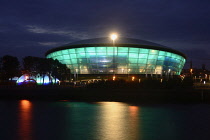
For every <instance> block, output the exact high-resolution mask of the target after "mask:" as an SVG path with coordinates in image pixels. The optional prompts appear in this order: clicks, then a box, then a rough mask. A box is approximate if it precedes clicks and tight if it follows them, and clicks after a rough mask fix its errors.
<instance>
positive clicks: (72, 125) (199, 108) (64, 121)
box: [0, 100, 210, 140]
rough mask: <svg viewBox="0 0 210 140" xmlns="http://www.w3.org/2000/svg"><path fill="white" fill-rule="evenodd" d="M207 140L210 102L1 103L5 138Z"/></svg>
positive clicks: (0, 119)
mask: <svg viewBox="0 0 210 140" xmlns="http://www.w3.org/2000/svg"><path fill="white" fill-rule="evenodd" d="M194 139H196V140H206V139H210V105H208V104H187V105H178V104H159V105H157V104H156V105H134V104H127V103H121V102H95V103H85V102H70V101H59V102H53V101H28V100H19V101H0V140H194Z"/></svg>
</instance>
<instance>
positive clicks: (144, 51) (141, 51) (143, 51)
mask: <svg viewBox="0 0 210 140" xmlns="http://www.w3.org/2000/svg"><path fill="white" fill-rule="evenodd" d="M140 53H149V50H148V49H140Z"/></svg>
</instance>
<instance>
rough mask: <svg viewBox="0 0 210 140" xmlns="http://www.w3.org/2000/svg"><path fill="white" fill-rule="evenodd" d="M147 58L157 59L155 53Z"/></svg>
mask: <svg viewBox="0 0 210 140" xmlns="http://www.w3.org/2000/svg"><path fill="white" fill-rule="evenodd" d="M148 59H157V55H149V57H148Z"/></svg>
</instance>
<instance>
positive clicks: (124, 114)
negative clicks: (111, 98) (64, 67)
mask: <svg viewBox="0 0 210 140" xmlns="http://www.w3.org/2000/svg"><path fill="white" fill-rule="evenodd" d="M100 105H101V106H100V109H99V112H98V117H99V120H98V123H97V126H98V130H99V136H100V137H98V139H100V140H110V139H113V140H130V139H132V140H134V139H135V140H138V139H139V137H138V132H139V130H138V119H137V118H138V107H133V106H130V107H129V106H128V105H127V104H124V103H118V102H103V103H100Z"/></svg>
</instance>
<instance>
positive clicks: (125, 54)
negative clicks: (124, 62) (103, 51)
mask: <svg viewBox="0 0 210 140" xmlns="http://www.w3.org/2000/svg"><path fill="white" fill-rule="evenodd" d="M127 55H128V53H118V56H127Z"/></svg>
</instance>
